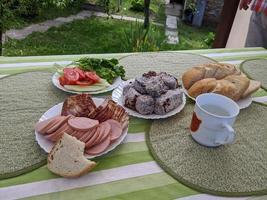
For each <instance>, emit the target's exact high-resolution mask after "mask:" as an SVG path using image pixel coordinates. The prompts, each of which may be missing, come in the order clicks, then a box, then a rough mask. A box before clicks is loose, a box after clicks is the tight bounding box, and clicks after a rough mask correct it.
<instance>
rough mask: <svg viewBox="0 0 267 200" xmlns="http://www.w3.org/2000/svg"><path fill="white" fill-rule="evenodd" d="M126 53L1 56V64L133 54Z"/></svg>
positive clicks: (115, 56)
mask: <svg viewBox="0 0 267 200" xmlns="http://www.w3.org/2000/svg"><path fill="white" fill-rule="evenodd" d="M131 54H133V53H125V54H81V55H55V56H25V57H0V64H4V63H10V64H11V63H21V62H53V61H73V60H76V59H79V58H81V57H84V56H88V57H94V58H121V57H123V56H127V55H131Z"/></svg>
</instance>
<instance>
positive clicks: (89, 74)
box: [85, 72, 100, 83]
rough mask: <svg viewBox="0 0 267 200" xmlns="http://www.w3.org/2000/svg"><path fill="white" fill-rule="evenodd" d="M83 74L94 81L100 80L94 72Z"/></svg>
mask: <svg viewBox="0 0 267 200" xmlns="http://www.w3.org/2000/svg"><path fill="white" fill-rule="evenodd" d="M85 76H86V79H87V80H91V81H93V82H94V83H98V82H99V81H100V77H99V76H97V74H96V73H95V72H85Z"/></svg>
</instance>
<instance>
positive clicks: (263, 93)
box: [252, 88, 267, 97]
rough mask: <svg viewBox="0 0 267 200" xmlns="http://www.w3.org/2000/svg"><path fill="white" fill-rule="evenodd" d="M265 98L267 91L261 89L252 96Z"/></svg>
mask: <svg viewBox="0 0 267 200" xmlns="http://www.w3.org/2000/svg"><path fill="white" fill-rule="evenodd" d="M263 96H267V91H265V90H264V89H262V88H260V89H259V90H258V91H257V92H255V93H253V94H252V97H263Z"/></svg>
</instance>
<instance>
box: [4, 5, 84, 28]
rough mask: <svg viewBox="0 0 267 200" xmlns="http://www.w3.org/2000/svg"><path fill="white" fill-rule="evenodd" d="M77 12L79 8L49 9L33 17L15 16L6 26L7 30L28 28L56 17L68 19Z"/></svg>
mask: <svg viewBox="0 0 267 200" xmlns="http://www.w3.org/2000/svg"><path fill="white" fill-rule="evenodd" d="M79 11H81V8H80V7H79V6H71V7H66V8H57V7H49V8H47V9H43V10H40V13H39V15H38V16H35V17H29V18H25V17H24V18H23V17H19V16H16V18H15V20H13V21H11V22H10V23H9V24H8V26H9V27H8V29H12V28H14V29H20V28H24V27H26V26H29V25H30V24H34V23H40V22H43V21H46V20H51V19H55V18H57V17H68V16H70V15H73V14H76V13H78V12H79Z"/></svg>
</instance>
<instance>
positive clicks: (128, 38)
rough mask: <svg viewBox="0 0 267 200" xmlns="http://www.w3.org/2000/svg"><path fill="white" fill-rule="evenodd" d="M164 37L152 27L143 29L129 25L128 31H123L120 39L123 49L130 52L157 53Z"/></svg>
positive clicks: (137, 25)
mask: <svg viewBox="0 0 267 200" xmlns="http://www.w3.org/2000/svg"><path fill="white" fill-rule="evenodd" d="M163 40H164V35H163V37H162V32H161V31H159V29H157V28H156V27H154V26H151V27H150V28H149V29H144V27H143V25H142V24H140V23H138V22H135V24H133V23H131V27H130V29H125V31H124V35H123V38H122V44H123V47H124V49H125V50H126V49H127V50H128V49H130V51H131V52H140V51H141V52H143V51H159V50H160V47H161V45H162V44H163Z"/></svg>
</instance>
